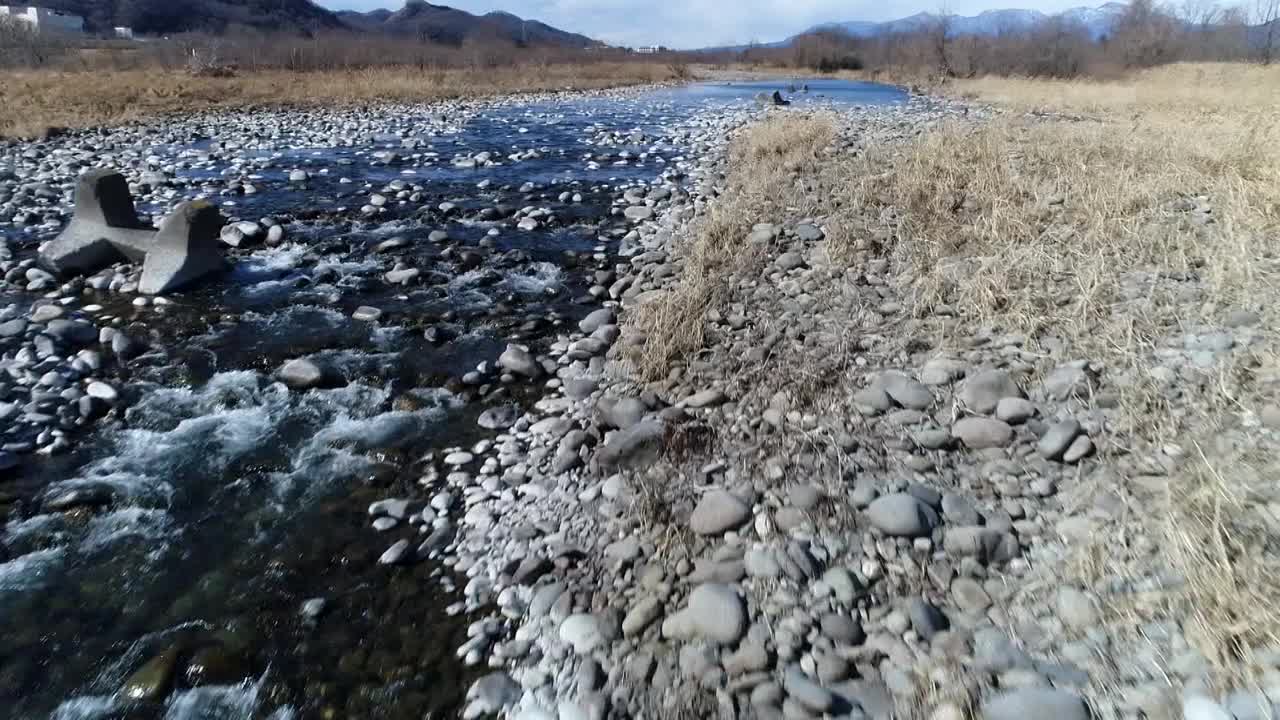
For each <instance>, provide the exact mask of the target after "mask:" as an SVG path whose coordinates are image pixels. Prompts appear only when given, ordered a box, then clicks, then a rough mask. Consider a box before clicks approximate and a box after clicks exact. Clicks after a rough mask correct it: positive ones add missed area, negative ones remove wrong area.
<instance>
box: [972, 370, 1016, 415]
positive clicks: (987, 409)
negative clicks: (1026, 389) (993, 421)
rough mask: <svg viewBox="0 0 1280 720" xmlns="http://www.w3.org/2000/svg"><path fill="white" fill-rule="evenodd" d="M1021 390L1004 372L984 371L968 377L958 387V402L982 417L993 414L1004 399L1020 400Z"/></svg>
mask: <svg viewBox="0 0 1280 720" xmlns="http://www.w3.org/2000/svg"><path fill="white" fill-rule="evenodd" d="M1020 397H1022V390H1021V389H1019V388H1018V384H1017V383H1016V382H1014V381H1013V378H1012V377H1011V376H1010V375H1009V373H1007V372H1005V371H1004V370H984V371H982V372H979V373H977V374H975V375H971V376H969V378H968V379H966V380H965V381H964V385H962V386H961V387H960V401H961V402H963V403H964V405H965V407H967V408H969V409H970V410H972V411H973V412H976V413H980V414H982V415H989V414H990V413H991V412H993V411H994V410H995V409H996V407H997V406H999V404H1000V401H1001V400H1003V399H1004V398H1020Z"/></svg>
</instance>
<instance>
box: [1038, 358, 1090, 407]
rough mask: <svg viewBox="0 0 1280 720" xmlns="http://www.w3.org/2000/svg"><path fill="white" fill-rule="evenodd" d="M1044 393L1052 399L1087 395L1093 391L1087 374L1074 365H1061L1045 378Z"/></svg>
mask: <svg viewBox="0 0 1280 720" xmlns="http://www.w3.org/2000/svg"><path fill="white" fill-rule="evenodd" d="M1043 389H1044V394H1045V395H1046V396H1048V397H1050V398H1053V399H1054V400H1058V401H1062V400H1067V399H1068V398H1071V397H1073V396H1080V397H1087V396H1088V395H1089V394H1090V393H1092V392H1093V383H1092V381H1090V379H1089V374H1088V373H1086V372H1085V371H1084V370H1083V369H1082V368H1080V367H1078V366H1076V365H1062V366H1060V367H1058V368H1057V369H1055V370H1054V371H1053V372H1052V373H1050V374H1049V377H1047V378H1045V381H1044V385H1043Z"/></svg>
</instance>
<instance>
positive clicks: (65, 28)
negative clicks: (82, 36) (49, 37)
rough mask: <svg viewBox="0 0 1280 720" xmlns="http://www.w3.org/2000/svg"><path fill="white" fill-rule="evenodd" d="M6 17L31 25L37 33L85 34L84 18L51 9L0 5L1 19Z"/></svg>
mask: <svg viewBox="0 0 1280 720" xmlns="http://www.w3.org/2000/svg"><path fill="white" fill-rule="evenodd" d="M5 16H8V17H11V18H13V19H14V20H18V21H21V22H25V23H30V24H31V27H33V28H35V29H36V31H37V32H42V33H76V34H79V33H83V32H84V18H82V17H80V16H79V15H71V14H69V13H63V12H58V11H57V10H50V9H49V8H42V7H35V6H34V5H0V17H5Z"/></svg>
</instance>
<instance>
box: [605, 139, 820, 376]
mask: <svg viewBox="0 0 1280 720" xmlns="http://www.w3.org/2000/svg"><path fill="white" fill-rule="evenodd" d="M835 132H836V126H835V122H834V120H833V119H832V118H831V117H829V116H825V115H798V114H790V113H788V114H780V115H776V116H774V117H773V118H771V119H769V120H766V121H764V122H762V123H760V124H758V125H755V126H752V127H750V128H748V129H747V130H746V131H744V132H743V133H742V134H741V136H740V137H738V138H737V139H736V140H735V141H734V143H733V145H732V147H731V149H730V153H729V156H730V157H729V162H730V173H729V177H728V179H727V183H726V185H727V187H726V190H725V192H724V194H723V195H721V196H720V198H718V199H717V201H716V202H715V203H714V204H713V205H712V206H711V210H710V211H709V213H708V214H707V215H705V216H704V217H703V218H702V219H701V220H699V221H698V223H697V225H696V227H695V229H694V233H695V237H694V239H693V242H691V243H688V244H686V245H685V246H684V248H685V254H684V256H683V258H682V259H683V262H684V267H683V271H682V273H681V278H680V281H679V283H678V284H677V285H676V286H675V287H673V288H671V289H669V290H668V291H667V292H665V293H663V295H662V296H661V297H659V298H657V299H655V300H653V301H651V302H648V303H645V304H643V305H641V306H640V307H639V308H637V311H636V312H635V313H633V314H632V317H631V320H630V321H629V322H630V324H631V327H632V329H633V330H638V331H639V332H640V333H641V334H642V335H643V337H644V338H645V342H644V343H643V344H642V345H640V346H638V348H637V349H636V350H635V351H634V352H633V353H632V356H631V358H630V359H631V360H632V362H633V363H634V365H635V367H636V370H637V374H638V375H639V376H640V378H641V379H643V380H646V381H651V380H657V379H659V378H662V377H665V376H666V374H667V372H668V371H669V370H670V369H671V367H672V365H673V364H675V363H678V362H681V361H683V360H685V359H686V358H687V357H689V355H690V354H692V353H694V352H696V351H698V350H700V349H701V348H702V347H703V346H704V339H705V338H704V333H705V331H706V320H705V316H706V313H707V311H708V310H709V309H711V308H713V307H718V306H719V305H720V304H721V303H722V302H723V301H724V300H725V298H726V297H728V295H729V293H730V291H731V285H730V283H731V282H732V281H733V279H734V275H735V274H736V273H740V272H744V271H746V270H747V269H749V268H751V267H752V266H753V264H755V263H757V262H758V260H759V257H760V248H753V247H751V246H750V245H749V244H748V242H747V236H748V235H749V234H750V232H751V229H752V227H753V226H754V225H755V224H757V223H762V222H781V221H782V220H783V219H784V211H788V210H790V211H793V212H799V213H801V214H803V212H804V211H805V209H806V208H804V207H803V206H804V205H806V204H808V203H809V202H810V201H809V200H808V196H807V195H806V194H805V193H804V192H803V189H802V188H800V187H798V186H797V178H798V177H800V176H801V175H802V174H803V173H805V172H806V171H808V170H809V169H810V168H812V167H813V166H814V165H815V163H817V162H818V160H819V158H820V156H821V153H822V151H823V150H824V149H825V148H826V147H827V146H828V145H829V144H830V143H831V141H832V140H833V139H834V137H835ZM809 209H810V210H812V208H809Z"/></svg>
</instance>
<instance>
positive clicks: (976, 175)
mask: <svg viewBox="0 0 1280 720" xmlns="http://www.w3.org/2000/svg"><path fill="white" fill-rule="evenodd" d="M946 91H947V92H951V93H954V94H956V95H961V96H963V97H964V98H967V99H969V100H972V101H976V102H978V103H982V104H987V105H990V106H992V107H994V108H995V113H994V115H993V116H992V117H990V118H986V119H976V115H977V114H976V113H975V114H974V116H971V117H967V118H963V119H957V120H955V121H954V122H951V123H949V124H948V123H943V124H940V125H936V126H932V127H930V128H929V129H927V130H926V131H925V132H923V133H921V134H919V135H915V136H909V137H905V138H903V139H901V140H898V141H894V142H888V143H879V144H871V145H869V146H868V147H867V149H866V152H864V153H860V154H856V155H855V154H852V153H847V152H840V153H835V154H833V153H829V152H827V150H828V147H829V146H830V144H831V143H832V140H833V139H834V138H837V137H838V136H839V134H840V123H839V120H838V119H835V118H832V117H823V116H813V115H806V114H803V113H798V112H797V113H778V114H774V115H773V116H772V117H771V119H769V120H767V121H765V122H763V123H761V124H758V125H756V126H754V127H751V128H748V129H746V130H745V131H744V132H743V133H742V134H741V136H740V137H739V138H738V139H737V140H736V141H735V143H734V145H733V149H732V151H731V154H730V167H729V172H728V175H727V177H726V180H725V182H724V192H723V194H722V195H721V197H720V198H719V200H718V201H717V203H718V204H717V205H714V206H713V210H712V211H711V212H709V213H707V214H706V215H704V216H703V217H702V218H701V219H700V221H699V223H700V224H698V225H696V226H695V231H694V233H693V235H692V237H690V238H689V239H688V241H687V243H686V244H685V245H684V252H683V256H682V257H681V258H680V262H681V263H682V264H683V271H682V274H681V281H680V283H679V284H678V285H677V286H676V287H675V288H674V289H673V290H672V291H670V292H667V293H665V294H664V295H663V296H661V297H660V298H659V299H658V300H656V301H651V302H648V303H646V304H645V305H643V306H641V307H640V308H638V309H637V310H636V311H635V312H634V313H633V314H632V319H631V321H632V322H633V323H634V325H633V329H635V330H638V331H639V332H641V333H642V334H643V336H644V338H645V342H643V343H639V344H637V345H636V346H635V347H634V353H633V356H632V361H633V363H634V364H635V367H636V369H637V370H638V372H639V374H640V375H641V376H642V377H644V378H645V379H648V380H658V379H661V378H666V377H672V376H676V375H677V374H678V373H679V372H681V371H682V370H683V369H684V368H688V367H689V366H691V365H695V364H697V362H698V360H699V359H700V353H702V351H703V349H704V347H705V346H704V337H703V332H704V328H705V327H706V325H707V323H706V321H705V319H706V318H708V317H710V316H712V315H714V314H717V313H718V314H719V315H721V316H723V315H726V314H727V313H728V312H729V311H730V307H731V306H732V304H733V303H735V302H739V303H740V302H744V297H745V296H749V295H750V293H751V292H752V290H751V289H752V288H754V287H755V286H756V284H757V283H758V282H759V280H758V278H759V277H760V275H761V273H762V272H768V270H767V269H765V270H762V268H764V267H765V266H766V264H767V263H769V262H771V261H772V260H774V259H775V258H769V257H767V254H768V253H767V251H766V249H765V248H758V247H755V246H754V245H753V244H752V243H751V242H750V240H749V239H748V238H749V236H750V234H751V232H752V226H753V224H754V223H758V222H780V221H784V220H785V219H787V218H791V219H792V220H793V221H794V220H795V219H798V218H817V219H818V220H819V221H820V222H821V224H822V225H823V226H824V227H825V229H826V235H827V241H826V242H827V247H826V252H827V254H828V255H829V257H830V258H831V260H832V262H833V265H834V266H835V267H836V268H843V270H844V271H847V272H850V273H853V277H857V275H858V274H859V273H860V272H861V271H862V270H863V269H864V268H866V267H867V266H868V264H870V263H877V265H878V264H880V263H886V262H887V263H888V267H889V268H891V273H892V275H893V276H894V277H895V278H896V280H895V285H896V286H897V288H899V292H900V293H902V294H903V295H904V296H905V298H906V300H907V302H906V303H905V305H906V310H907V311H908V312H909V313H910V314H911V315H912V318H911V319H910V320H909V321H908V322H907V323H904V330H903V332H904V336H903V337H902V338H898V339H897V340H898V341H901V346H902V347H907V346H908V345H909V344H910V342H911V341H912V339H913V337H921V336H923V337H925V338H927V343H926V345H927V346H928V347H931V348H934V349H935V350H936V351H944V352H949V353H951V354H953V355H955V356H963V355H964V353H965V352H966V350H967V349H968V348H969V346H968V345H967V343H969V342H971V341H972V339H973V338H974V336H975V335H976V334H979V330H980V329H983V328H987V329H992V330H991V331H992V332H997V333H1013V334H1016V335H1018V336H1021V337H1025V338H1026V344H1025V346H1024V347H1023V357H1038V358H1040V361H1039V363H1038V364H1037V365H1036V367H1035V369H1034V372H1033V374H1032V377H1029V378H1027V382H1028V383H1030V384H1032V385H1035V384H1036V383H1038V382H1039V381H1041V380H1043V379H1044V378H1045V377H1046V376H1047V374H1048V373H1049V372H1051V371H1052V370H1053V369H1054V368H1055V367H1057V366H1058V365H1059V364H1061V363H1063V362H1067V361H1072V360H1087V361H1088V362H1089V363H1090V364H1091V366H1092V367H1095V368H1097V369H1098V370H1099V372H1100V373H1101V374H1102V375H1103V376H1104V377H1105V379H1106V391H1107V394H1108V398H1107V400H1106V402H1105V403H1104V402H1103V401H1102V400H1101V399H1098V400H1096V404H1093V403H1090V405H1089V409H1088V410H1086V411H1085V412H1089V413H1093V415H1092V417H1094V418H1096V419H1097V422H1099V423H1101V428H1102V430H1101V432H1100V437H1099V441H1100V442H1103V443H1105V446H1104V447H1102V448H1101V455H1102V462H1104V463H1105V464H1106V465H1105V467H1106V468H1107V471H1106V472H1100V473H1097V474H1095V475H1093V476H1092V478H1091V479H1087V478H1084V477H1082V478H1080V482H1079V484H1080V486H1079V487H1073V488H1072V492H1074V493H1079V494H1078V495H1077V498H1078V500H1074V501H1072V502H1079V503H1081V505H1082V507H1084V508H1088V507H1090V506H1091V505H1092V502H1093V498H1095V497H1099V496H1104V495H1105V496H1108V497H1112V496H1113V497H1118V498H1120V501H1121V502H1122V503H1123V504H1124V505H1125V507H1126V508H1132V510H1131V511H1130V512H1127V513H1125V514H1124V516H1123V517H1122V518H1120V519H1118V520H1116V521H1115V522H1114V523H1112V524H1110V525H1108V526H1107V529H1106V531H1105V532H1097V533H1094V534H1093V535H1092V539H1091V541H1090V542H1088V543H1085V544H1083V545H1074V546H1071V547H1070V548H1069V552H1068V553H1067V554H1066V556H1065V557H1066V558H1067V560H1065V561H1062V560H1055V561H1054V562H1056V563H1057V564H1056V565H1054V566H1053V567H1049V566H1046V567H1045V568H1043V570H1044V572H1046V573H1049V574H1052V575H1054V576H1055V577H1056V578H1057V579H1058V581H1061V579H1063V578H1065V579H1067V580H1069V581H1071V582H1074V583H1076V584H1078V585H1080V586H1082V587H1086V588H1103V590H1100V591H1099V594H1100V595H1101V596H1102V597H1103V598H1104V603H1105V605H1106V607H1105V608H1104V610H1105V618H1106V622H1107V628H1106V629H1107V633H1108V636H1109V637H1110V638H1111V639H1112V640H1113V641H1114V642H1116V643H1117V644H1118V646H1119V647H1138V646H1139V645H1141V644H1142V643H1143V642H1145V641H1144V640H1143V638H1142V633H1143V632H1144V628H1145V627H1147V626H1148V624H1149V623H1152V622H1172V623H1176V625H1177V626H1178V627H1180V628H1182V629H1183V632H1184V633H1185V635H1186V637H1187V639H1188V640H1189V641H1190V642H1191V643H1192V644H1193V645H1194V646H1195V649H1196V650H1198V651H1199V652H1200V653H1202V654H1203V656H1204V657H1205V658H1206V659H1208V661H1209V662H1210V663H1211V665H1212V668H1213V670H1214V671H1215V677H1216V678H1217V679H1220V680H1222V681H1224V682H1227V683H1234V686H1236V687H1240V686H1247V685H1251V684H1253V683H1256V682H1257V678H1256V677H1253V676H1251V673H1254V672H1256V669H1257V668H1258V667H1260V666H1262V665H1263V664H1264V663H1258V662H1253V661H1254V660H1255V659H1257V658H1259V657H1265V654H1266V653H1268V652H1272V651H1274V649H1275V648H1278V647H1280V610H1276V609H1275V608H1274V607H1273V606H1274V603H1272V602H1270V601H1269V598H1271V597H1275V596H1276V595H1277V594H1280V547H1277V545H1276V543H1275V540H1274V538H1276V537H1280V520H1278V519H1277V518H1280V512H1278V511H1277V508H1280V491H1277V490H1276V489H1275V487H1274V485H1275V478H1277V477H1280V454H1278V453H1276V452H1275V430H1269V429H1267V428H1268V427H1274V426H1275V425H1276V423H1277V422H1278V420H1277V417H1276V416H1277V415H1280V336H1278V335H1277V333H1276V327H1277V321H1278V319H1280V316H1278V315H1277V311H1276V308H1277V307H1278V306H1280V68H1265V67H1259V66H1250V65H1175V66H1169V67H1165V68H1161V69H1156V70H1150V71H1144V72H1141V73H1137V74H1134V75H1130V76H1126V77H1123V78H1120V79H1117V80H1113V81H1040V80H1024V79H1009V78H982V79H975V80H970V81H960V82H954V83H951V84H950V85H949V86H948V88H947V90H946ZM846 139H847V138H846ZM842 276H844V275H843V273H834V274H832V275H831V277H832V278H833V279H831V280H829V281H828V282H832V283H841V282H843V280H841V279H839V278H841V277H842ZM805 290H806V292H808V293H809V294H810V295H813V296H817V297H822V296H826V295H833V296H834V295H837V294H838V293H839V292H840V290H841V288H840V287H839V286H838V285H837V286H832V287H827V288H821V287H817V286H814V287H805ZM778 312H781V310H778ZM1242 316H1243V317H1248V318H1251V319H1247V320H1237V319H1233V318H1240V317H1242ZM906 328H909V329H906ZM824 331H825V332H827V333H830V334H833V335H836V336H850V337H857V336H858V335H859V334H860V333H861V332H864V329H863V328H861V327H860V326H859V324H858V319H857V318H850V319H849V320H848V325H847V327H827V328H824ZM1223 336H1226V337H1229V338H1233V339H1232V340H1231V342H1234V343H1236V346H1235V347H1236V349H1235V350H1234V351H1233V352H1231V353H1224V354H1218V355H1214V356H1212V357H1211V359H1210V360H1209V361H1208V362H1205V363H1202V364H1197V363H1196V362H1192V361H1191V360H1189V359H1188V358H1189V356H1190V355H1191V349H1192V348H1194V347H1197V346H1196V345H1195V343H1199V342H1201V338H1204V337H1223ZM882 342H883V343H884V344H886V345H893V343H894V342H895V340H894V339H885V340H883V341H882ZM790 357H793V358H794V359H796V361H797V362H793V363H790V364H788V365H787V366H786V367H787V377H788V378H792V379H793V381H789V385H788V387H790V389H791V390H792V391H796V390H797V388H798V381H794V379H795V378H802V377H807V376H809V375H814V376H822V377H825V378H828V379H829V378H832V377H838V372H833V371H831V369H830V368H826V369H824V368H817V367H805V366H803V365H800V364H798V363H799V362H803V361H804V360H803V359H804V358H805V357H806V356H805V355H804V354H803V353H800V352H797V353H794V354H793V355H792V356H790ZM742 372H744V373H750V372H752V370H751V368H749V367H748V368H745V369H744V370H743V371H742ZM761 382H764V380H762V381H761ZM771 391H772V390H770V392H771ZM768 394H769V393H768V392H766V393H765V396H766V397H767V396H768ZM798 396H800V397H803V393H800V394H799V395H798ZM1267 413H1271V415H1267ZM1268 418H1269V419H1268ZM1098 478H1102V479H1101V480H1099V479H1098ZM1086 480H1088V481H1089V482H1086ZM1095 482H1096V483H1103V484H1105V487H1104V486H1102V485H1098V486H1093V485H1091V484H1089V483H1095ZM1085 514H1087V510H1086V511H1085ZM1053 557H1054V558H1061V557H1063V556H1062V555H1061V554H1058V555H1054V556H1053ZM1064 563H1065V564H1064ZM1169 578H1176V579H1177V580H1176V581H1168V579H1169ZM1115 587H1120V588H1146V589H1144V590H1141V591H1134V590H1128V589H1126V590H1117V591H1111V590H1105V588H1115ZM1100 682H1106V680H1101V681H1100ZM1242 683H1243V685H1242Z"/></svg>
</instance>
